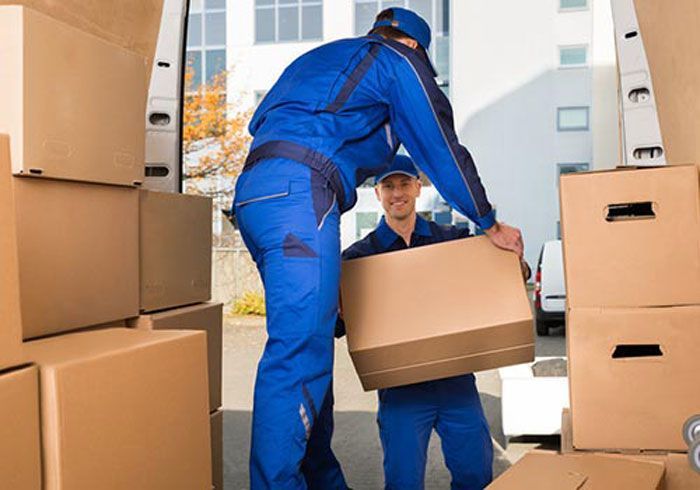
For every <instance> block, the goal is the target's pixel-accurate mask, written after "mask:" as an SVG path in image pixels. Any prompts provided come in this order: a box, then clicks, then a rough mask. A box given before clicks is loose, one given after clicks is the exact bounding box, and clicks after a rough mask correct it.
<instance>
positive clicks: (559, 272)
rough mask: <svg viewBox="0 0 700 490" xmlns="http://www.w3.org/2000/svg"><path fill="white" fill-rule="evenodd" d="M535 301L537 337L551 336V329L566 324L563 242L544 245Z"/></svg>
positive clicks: (536, 274)
mask: <svg viewBox="0 0 700 490" xmlns="http://www.w3.org/2000/svg"><path fill="white" fill-rule="evenodd" d="M533 301H534V304H535V329H536V330H537V335H541V336H546V335H549V328H550V327H556V326H559V325H563V324H564V322H565V320H564V313H565V311H566V287H565V285H564V260H563V257H562V250H561V240H550V241H548V242H545V243H544V245H542V250H541V251H540V258H539V260H538V261H537V272H536V273H535V289H534V291H533Z"/></svg>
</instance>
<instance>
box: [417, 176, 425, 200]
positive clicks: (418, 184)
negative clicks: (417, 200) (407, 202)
mask: <svg viewBox="0 0 700 490" xmlns="http://www.w3.org/2000/svg"><path fill="white" fill-rule="evenodd" d="M416 187H417V188H418V195H417V196H416V197H420V191H421V190H422V189H423V182H421V181H420V179H416Z"/></svg>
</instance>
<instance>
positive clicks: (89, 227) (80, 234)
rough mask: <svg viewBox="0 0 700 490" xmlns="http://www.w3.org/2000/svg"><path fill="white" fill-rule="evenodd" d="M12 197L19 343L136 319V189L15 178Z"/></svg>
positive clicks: (137, 280)
mask: <svg viewBox="0 0 700 490" xmlns="http://www.w3.org/2000/svg"><path fill="white" fill-rule="evenodd" d="M12 192H13V198H14V203H15V211H16V222H17V228H16V230H17V249H18V252H19V275H20V281H19V291H20V300H21V318H22V326H23V335H24V338H25V339H28V338H33V337H39V336H43V335H48V334H53V333H58V332H65V331H68V330H75V329H78V328H81V327H86V326H91V325H97V324H101V323H106V322H111V321H114V320H119V319H124V318H129V317H134V316H137V315H138V311H139V307H138V304H139V303H138V301H139V298H138V287H139V286H138V284H139V279H138V277H139V276H138V273H139V272H138V267H139V266H138V256H139V255H138V190H136V189H132V188H127V187H116V186H107V185H97V184H84V183H77V182H65V181H54V180H47V179H32V178H25V177H15V178H13V179H12ZM15 287H16V286H15Z"/></svg>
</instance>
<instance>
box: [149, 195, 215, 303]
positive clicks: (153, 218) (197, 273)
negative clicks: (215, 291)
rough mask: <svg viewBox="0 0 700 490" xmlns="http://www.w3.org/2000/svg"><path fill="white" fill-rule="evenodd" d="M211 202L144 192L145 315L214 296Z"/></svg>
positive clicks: (186, 196)
mask: <svg viewBox="0 0 700 490" xmlns="http://www.w3.org/2000/svg"><path fill="white" fill-rule="evenodd" d="M211 213H212V202H211V199H210V198H206V197H201V196H189V195H186V194H172V193H166V192H153V191H145V190H142V191H140V211H139V227H140V249H141V310H142V311H146V312H148V311H155V310H163V309H166V308H173V307H176V306H184V305H188V304H194V303H201V302H203V301H208V300H209V298H210V297H211V246H212V240H211V233H212V230H211Z"/></svg>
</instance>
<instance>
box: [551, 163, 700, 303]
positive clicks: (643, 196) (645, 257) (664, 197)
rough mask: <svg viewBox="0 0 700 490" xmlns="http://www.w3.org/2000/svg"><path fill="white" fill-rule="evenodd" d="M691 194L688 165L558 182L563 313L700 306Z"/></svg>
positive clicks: (699, 225) (697, 227)
mask: <svg viewBox="0 0 700 490" xmlns="http://www.w3.org/2000/svg"><path fill="white" fill-rule="evenodd" d="M698 188H699V186H698V171H697V168H696V167H694V166H691V165H686V166H676V167H661V168H645V169H621V170H611V171H600V172H587V173H580V174H570V175H566V176H563V177H562V179H561V185H560V192H561V218H562V232H563V245H564V269H565V278H566V292H567V302H568V306H569V307H570V308H580V307H610V306H666V305H683V304H700V193H699V190H698Z"/></svg>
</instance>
